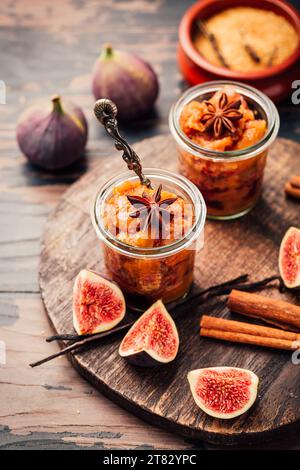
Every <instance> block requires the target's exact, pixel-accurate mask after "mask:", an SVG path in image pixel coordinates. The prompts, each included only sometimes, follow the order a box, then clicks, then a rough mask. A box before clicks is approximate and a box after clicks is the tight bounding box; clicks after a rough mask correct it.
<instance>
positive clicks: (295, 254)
mask: <svg viewBox="0 0 300 470" xmlns="http://www.w3.org/2000/svg"><path fill="white" fill-rule="evenodd" d="M279 272H280V276H281V278H282V280H283V283H284V285H285V286H286V287H288V288H289V289H293V288H295V287H300V229H298V228H296V227H290V228H289V229H288V231H287V232H286V234H285V235H284V237H283V239H282V242H281V245H280V250H279Z"/></svg>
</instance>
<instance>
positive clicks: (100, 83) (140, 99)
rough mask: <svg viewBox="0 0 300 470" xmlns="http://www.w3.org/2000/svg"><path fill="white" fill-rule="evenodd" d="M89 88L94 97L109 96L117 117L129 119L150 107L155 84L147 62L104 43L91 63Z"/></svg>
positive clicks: (156, 84) (151, 69)
mask: <svg viewBox="0 0 300 470" xmlns="http://www.w3.org/2000/svg"><path fill="white" fill-rule="evenodd" d="M92 89H93V93H94V96H95V98H96V99H97V100H98V99H100V98H109V99H110V100H112V101H113V102H114V103H116V105H117V107H118V117H119V119H120V120H122V121H132V120H136V119H138V118H141V117H142V116H144V115H145V114H146V113H148V112H149V111H150V110H151V109H152V107H153V105H154V102H155V100H156V98H157V96H158V92H159V84H158V79H157V75H156V73H155V72H154V70H153V68H152V67H151V66H150V65H149V64H148V63H147V62H145V61H144V60H143V59H141V58H140V57H139V56H137V55H135V54H132V53H129V52H123V51H119V50H115V49H113V48H112V46H111V45H110V44H107V45H106V46H105V47H104V49H103V51H102V53H101V55H100V57H99V58H98V60H97V62H96V63H95V66H94V72H93V81H92Z"/></svg>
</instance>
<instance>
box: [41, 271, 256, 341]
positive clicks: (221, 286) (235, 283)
mask: <svg viewBox="0 0 300 470" xmlns="http://www.w3.org/2000/svg"><path fill="white" fill-rule="evenodd" d="M247 279H248V274H242V275H241V276H238V277H236V278H234V279H231V280H230V281H225V282H222V283H221V284H216V285H214V286H210V287H208V288H207V289H205V290H202V291H200V292H197V293H195V294H192V295H190V296H188V297H186V298H184V299H181V300H180V301H178V302H176V301H175V302H171V303H169V304H167V308H168V309H170V310H172V309H173V308H177V307H179V306H180V305H183V304H186V303H187V302H189V301H192V300H194V299H196V298H199V297H202V296H203V295H205V294H207V293H208V292H211V291H214V290H218V289H224V288H225V287H228V288H230V289H229V292H230V291H231V290H232V288H233V287H234V288H235V289H236V288H237V287H238V285H239V283H240V282H246V281H247ZM218 295H221V294H218ZM129 308H130V310H137V311H138V312H139V313H143V312H144V311H145V309H144V310H142V309H135V308H134V307H133V306H131V305H129ZM109 331H111V332H114V329H112V330H109ZM90 337H95V334H86V335H76V334H61V335H53V336H48V338H46V341H47V343H51V342H52V341H80V340H82V339H84V338H90Z"/></svg>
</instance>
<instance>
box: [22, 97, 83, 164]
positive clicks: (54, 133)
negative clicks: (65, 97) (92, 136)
mask: <svg viewBox="0 0 300 470" xmlns="http://www.w3.org/2000/svg"><path fill="white" fill-rule="evenodd" d="M51 108H52V109H51ZM51 108H50V109H49V108H48V107H46V108H41V107H33V108H30V109H28V110H27V111H25V113H24V114H23V115H22V116H21V118H20V120H19V123H18V125H17V131H16V133H17V141H18V144H19V147H20V149H21V150H22V152H23V153H24V154H25V155H26V157H27V158H28V160H30V161H31V162H32V163H34V164H36V165H38V166H40V167H41V168H43V169H45V170H59V169H62V168H66V167H67V166H69V165H71V164H72V163H74V162H75V161H76V160H78V159H79V158H80V157H81V156H82V152H83V150H84V148H85V145H86V141H87V134H88V127H87V122H86V119H85V116H84V114H83V112H82V110H81V109H80V108H79V107H78V106H75V105H74V104H72V103H68V102H66V101H62V100H61V98H60V97H59V96H54V97H53V98H52V105H51Z"/></svg>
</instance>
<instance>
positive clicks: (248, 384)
mask: <svg viewBox="0 0 300 470" xmlns="http://www.w3.org/2000/svg"><path fill="white" fill-rule="evenodd" d="M187 378H188V381H189V384H190V387H191V391H192V395H193V398H194V400H195V402H196V404H197V405H198V406H199V408H201V410H202V411H204V412H205V413H207V414H208V415H210V416H213V417H215V418H220V419H230V418H235V417H236V416H240V415H241V414H243V413H245V412H246V411H247V410H249V408H250V407H251V406H252V405H253V403H254V402H255V400H256V396H257V386H258V377H257V375H256V374H254V372H251V371H250V370H247V369H240V368H238V367H208V368H205V369H197V370H192V371H191V372H189V373H188V376H187Z"/></svg>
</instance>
